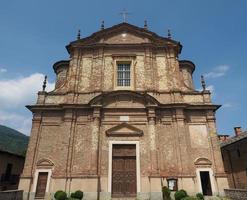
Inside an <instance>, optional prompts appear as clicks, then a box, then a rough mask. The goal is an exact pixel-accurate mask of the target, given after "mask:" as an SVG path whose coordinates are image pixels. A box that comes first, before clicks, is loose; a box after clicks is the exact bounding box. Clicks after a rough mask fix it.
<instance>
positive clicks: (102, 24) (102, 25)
mask: <svg viewBox="0 0 247 200" xmlns="http://www.w3.org/2000/svg"><path fill="white" fill-rule="evenodd" d="M104 29H105V21H104V20H102V21H101V30H104Z"/></svg>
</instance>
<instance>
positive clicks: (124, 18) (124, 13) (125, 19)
mask: <svg viewBox="0 0 247 200" xmlns="http://www.w3.org/2000/svg"><path fill="white" fill-rule="evenodd" d="M119 14H120V15H122V16H123V22H127V15H130V13H129V12H127V11H126V10H125V9H123V11H122V12H120V13H119Z"/></svg>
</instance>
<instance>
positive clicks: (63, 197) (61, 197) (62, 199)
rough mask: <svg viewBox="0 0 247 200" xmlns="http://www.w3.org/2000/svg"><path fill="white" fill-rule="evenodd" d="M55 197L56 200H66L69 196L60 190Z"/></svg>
mask: <svg viewBox="0 0 247 200" xmlns="http://www.w3.org/2000/svg"><path fill="white" fill-rule="evenodd" d="M54 197H55V199H56V200H66V199H67V194H66V192H64V191H62V190H58V191H57V192H56V193H55V194H54Z"/></svg>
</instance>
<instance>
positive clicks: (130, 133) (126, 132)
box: [106, 123, 143, 137]
mask: <svg viewBox="0 0 247 200" xmlns="http://www.w3.org/2000/svg"><path fill="white" fill-rule="evenodd" d="M106 135H107V136H112V137H122V136H126V137H136V136H142V135H143V131H142V130H140V129H138V128H136V127H135V126H132V125H130V124H127V123H122V124H120V125H117V126H114V127H112V128H110V129H108V130H107V131H106Z"/></svg>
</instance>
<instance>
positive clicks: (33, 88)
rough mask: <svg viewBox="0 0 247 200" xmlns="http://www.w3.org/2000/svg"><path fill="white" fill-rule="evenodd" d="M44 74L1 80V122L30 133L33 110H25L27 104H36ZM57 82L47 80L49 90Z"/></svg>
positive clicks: (27, 133)
mask: <svg viewBox="0 0 247 200" xmlns="http://www.w3.org/2000/svg"><path fill="white" fill-rule="evenodd" d="M43 81H44V75H43V74H41V73H35V74H31V75H29V76H27V77H20V78H14V79H6V80H1V81H0V124H3V125H5V126H9V127H11V128H14V129H16V130H18V131H20V132H21V133H24V134H26V135H29V134H30V130H31V125H32V114H31V112H29V111H27V110H26V112H25V109H26V108H25V105H27V104H34V103H35V102H36V99H37V92H38V91H40V90H42V84H43ZM54 86H55V84H54V83H50V82H47V87H46V88H47V90H46V91H51V90H53V89H54Z"/></svg>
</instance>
